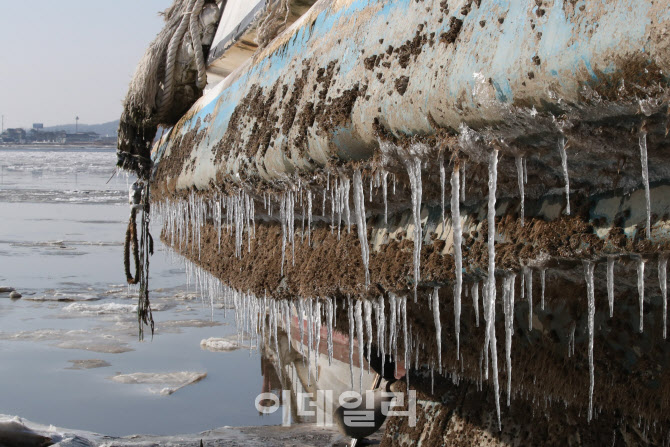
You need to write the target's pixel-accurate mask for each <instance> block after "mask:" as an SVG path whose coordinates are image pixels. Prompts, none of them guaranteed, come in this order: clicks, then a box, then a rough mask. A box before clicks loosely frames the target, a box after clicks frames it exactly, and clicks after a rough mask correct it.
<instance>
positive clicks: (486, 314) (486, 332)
mask: <svg viewBox="0 0 670 447" xmlns="http://www.w3.org/2000/svg"><path fill="white" fill-rule="evenodd" d="M522 276H523V275H522ZM488 284H489V281H488V279H486V280H484V284H483V285H482V308H483V309H484V322H485V323H486V324H485V325H484V328H485V330H484V353H483V354H484V379H485V380H489V345H490V344H491V343H490V341H491V332H490V331H489V324H488V321H489V299H488V295H489V285H488Z"/></svg>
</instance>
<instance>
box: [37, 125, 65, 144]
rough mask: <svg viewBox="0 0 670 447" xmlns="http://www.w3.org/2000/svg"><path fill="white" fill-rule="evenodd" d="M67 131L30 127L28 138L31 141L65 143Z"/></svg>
mask: <svg viewBox="0 0 670 447" xmlns="http://www.w3.org/2000/svg"><path fill="white" fill-rule="evenodd" d="M66 137H67V133H66V132H65V131H64V130H56V131H51V132H49V131H46V132H45V131H43V130H39V129H35V128H33V129H30V133H29V134H28V140H29V141H30V142H31V143H54V144H65V141H66V139H67V138H66Z"/></svg>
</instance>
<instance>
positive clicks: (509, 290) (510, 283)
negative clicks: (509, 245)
mask: <svg viewBox="0 0 670 447" xmlns="http://www.w3.org/2000/svg"><path fill="white" fill-rule="evenodd" d="M515 279H516V275H515V274H513V273H510V274H508V275H507V276H505V279H504V282H503V311H504V312H505V359H506V360H507V406H508V407H509V406H510V400H511V395H512V335H513V334H514V282H515Z"/></svg>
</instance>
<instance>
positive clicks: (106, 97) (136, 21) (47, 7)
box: [0, 0, 172, 128]
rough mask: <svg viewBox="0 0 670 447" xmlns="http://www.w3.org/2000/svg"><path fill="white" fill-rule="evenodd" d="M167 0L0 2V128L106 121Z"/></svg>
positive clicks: (114, 116) (115, 113)
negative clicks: (1, 121) (2, 118)
mask: <svg viewBox="0 0 670 447" xmlns="http://www.w3.org/2000/svg"><path fill="white" fill-rule="evenodd" d="M171 3H172V0H0V114H3V115H5V128H7V127H8V126H9V127H29V126H31V125H32V123H33V122H43V123H44V124H45V125H47V126H48V125H55V124H65V123H73V122H74V118H75V116H77V115H78V116H79V118H80V123H86V124H96V123H101V122H106V121H112V120H115V119H117V118H118V117H119V115H120V114H121V101H122V100H123V98H124V97H125V93H126V90H127V87H128V82H129V81H130V78H131V76H132V75H133V73H134V71H135V66H136V65H137V63H138V61H139V60H140V58H141V57H142V55H143V54H144V51H145V50H146V48H147V46H148V45H149V43H150V42H151V41H152V40H153V39H154V37H155V36H156V34H158V32H159V31H160V30H161V28H162V25H163V20H162V18H161V17H159V16H158V11H162V10H164V9H165V8H167V7H168V6H169V5H170V4H171Z"/></svg>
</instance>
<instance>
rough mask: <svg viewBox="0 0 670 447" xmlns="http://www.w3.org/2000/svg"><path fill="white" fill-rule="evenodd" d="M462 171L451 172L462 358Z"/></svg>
mask: <svg viewBox="0 0 670 447" xmlns="http://www.w3.org/2000/svg"><path fill="white" fill-rule="evenodd" d="M459 174H460V171H459V169H458V165H454V170H453V172H452V174H451V222H452V228H453V232H454V233H453V234H454V238H453V239H454V264H455V273H456V284H455V287H454V328H455V331H456V359H457V360H458V359H460V332H461V291H462V289H463V255H462V252H461V244H462V239H463V230H462V229H461V211H460V203H459V194H460V177H459Z"/></svg>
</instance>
